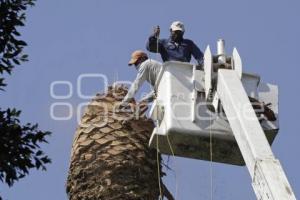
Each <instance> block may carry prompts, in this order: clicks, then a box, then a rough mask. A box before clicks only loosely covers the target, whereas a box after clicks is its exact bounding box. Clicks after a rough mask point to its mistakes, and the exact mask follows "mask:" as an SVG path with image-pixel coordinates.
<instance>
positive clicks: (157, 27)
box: [153, 25, 160, 38]
mask: <svg viewBox="0 0 300 200" xmlns="http://www.w3.org/2000/svg"><path fill="white" fill-rule="evenodd" d="M159 34H160V28H159V26H158V25H157V26H156V27H154V29H153V35H154V36H155V37H156V38H159Z"/></svg>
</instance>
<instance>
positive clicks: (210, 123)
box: [209, 115, 213, 200]
mask: <svg viewBox="0 0 300 200" xmlns="http://www.w3.org/2000/svg"><path fill="white" fill-rule="evenodd" d="M211 125H212V119H211V115H210V117H209V156H210V199H211V200H212V199H213V166H212V164H213V147H212V132H211Z"/></svg>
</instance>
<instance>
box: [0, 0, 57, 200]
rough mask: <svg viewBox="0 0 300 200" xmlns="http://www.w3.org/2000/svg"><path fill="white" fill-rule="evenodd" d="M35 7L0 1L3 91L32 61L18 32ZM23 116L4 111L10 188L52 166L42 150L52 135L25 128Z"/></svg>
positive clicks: (0, 176) (4, 173)
mask: <svg viewBox="0 0 300 200" xmlns="http://www.w3.org/2000/svg"><path fill="white" fill-rule="evenodd" d="M34 4H35V0H0V90H4V87H5V86H6V83H5V82H4V81H5V79H4V75H5V74H9V75H10V74H11V72H12V70H13V69H14V67H16V66H18V65H21V64H22V62H25V61H28V55H26V54H25V53H24V52H23V48H24V47H25V46H27V44H26V42H24V41H23V40H21V39H20V36H21V34H20V33H19V31H18V30H17V28H18V27H22V26H24V25H25V20H26V15H25V11H26V10H27V9H28V7H30V6H34ZM20 113H21V111H19V110H17V109H15V108H13V109H10V108H8V109H4V110H3V109H1V108H0V181H2V182H5V183H6V184H8V185H9V186H12V185H13V184H14V182H15V181H18V180H19V179H20V178H23V177H25V176H26V175H27V174H28V173H29V170H30V169H31V168H36V169H42V170H45V169H46V167H45V165H46V164H47V163H50V162H51V161H50V159H49V158H48V156H46V155H44V152H43V151H42V150H41V148H40V146H39V144H41V143H47V141H46V137H47V136H49V135H50V134H51V133H50V132H48V131H40V130H39V129H38V125H37V124H34V125H33V124H30V123H27V124H25V125H22V124H21V123H20V120H19V119H18V118H19V116H20ZM0 200H1V197H0Z"/></svg>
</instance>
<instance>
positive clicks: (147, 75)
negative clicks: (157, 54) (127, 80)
mask: <svg viewBox="0 0 300 200" xmlns="http://www.w3.org/2000/svg"><path fill="white" fill-rule="evenodd" d="M161 68H162V64H161V63H160V62H158V61H156V60H152V59H147V60H145V61H144V62H142V63H141V64H140V65H138V66H136V69H137V70H138V73H137V76H136V78H135V80H134V82H133V83H132V84H131V87H130V88H129V90H128V93H127V95H126V96H125V97H124V99H123V101H122V103H128V102H129V101H130V100H131V99H132V98H133V97H134V95H135V94H136V93H137V91H138V90H139V89H140V87H141V86H142V84H143V83H144V82H145V81H147V82H148V83H149V84H150V85H152V86H154V85H155V82H156V79H157V77H158V75H159V72H160V70H161ZM153 95H154V91H153V89H152V91H151V92H150V93H148V94H147V95H146V97H144V98H143V99H147V98H150V97H151V96H152V97H153Z"/></svg>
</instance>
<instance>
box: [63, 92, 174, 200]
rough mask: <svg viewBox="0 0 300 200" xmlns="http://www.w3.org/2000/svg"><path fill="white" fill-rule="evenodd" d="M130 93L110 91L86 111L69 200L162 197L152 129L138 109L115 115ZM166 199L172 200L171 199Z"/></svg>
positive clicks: (74, 152) (78, 137) (77, 140)
mask: <svg viewBox="0 0 300 200" xmlns="http://www.w3.org/2000/svg"><path fill="white" fill-rule="evenodd" d="M126 92H127V89H126V88H124V87H123V86H118V87H116V88H113V87H109V88H108V91H107V93H106V95H105V97H103V95H102V96H101V95H99V94H98V95H97V96H96V97H95V98H94V99H93V100H92V101H91V103H90V104H89V105H88V106H87V108H86V110H85V113H84V115H83V116H82V119H81V123H80V124H79V127H78V128H77V131H76V133H75V138H74V142H73V146H72V152H71V163H70V169H69V174H68V179H67V193H68V196H69V200H118V199H120V200H156V199H158V198H159V196H160V189H159V187H158V185H159V184H158V183H159V181H161V176H163V173H158V167H157V166H159V170H160V171H161V168H162V167H161V164H160V160H161V157H160V155H159V156H158V157H157V153H156V150H153V149H149V148H148V141H149V138H150V136H151V132H152V129H153V127H154V124H153V122H152V121H151V120H149V119H147V118H146V117H144V116H141V113H140V112H139V111H138V110H139V109H134V112H128V113H124V112H115V108H116V104H117V103H120V101H121V99H122V98H123V97H124V96H125V94H126ZM134 105H135V104H134ZM128 119H130V120H128ZM157 161H159V165H157ZM158 174H159V175H158ZM161 185H162V190H161V191H162V192H163V193H165V194H167V193H168V191H167V189H166V188H165V186H164V185H163V184H161ZM168 199H172V197H170V194H169V198H168Z"/></svg>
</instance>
